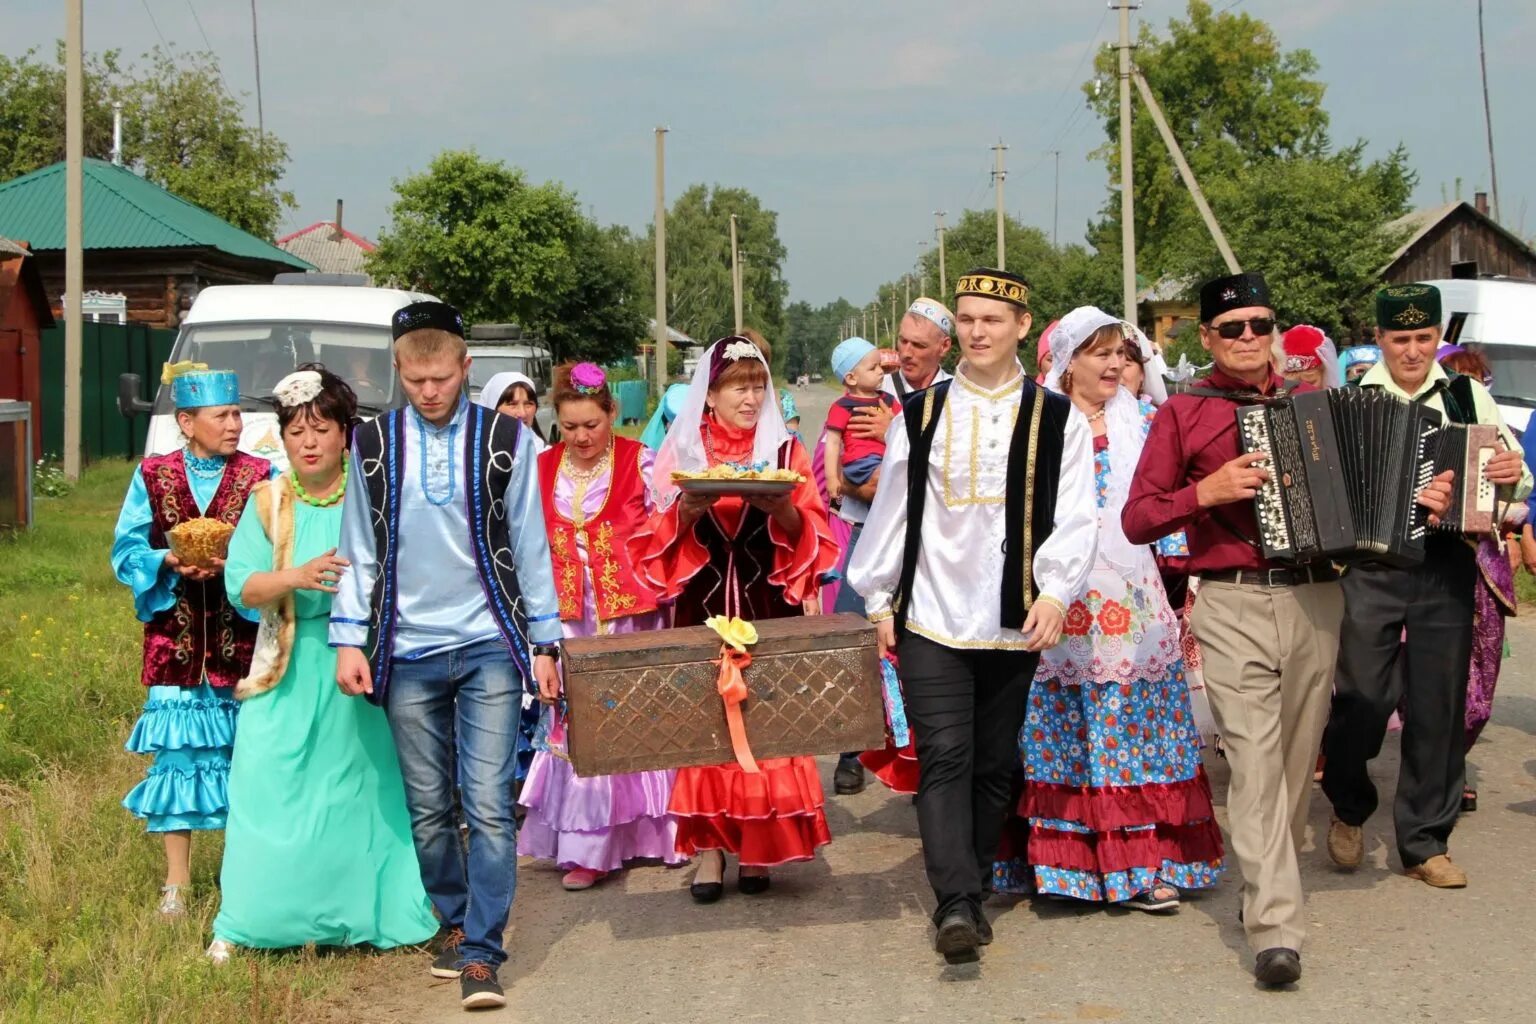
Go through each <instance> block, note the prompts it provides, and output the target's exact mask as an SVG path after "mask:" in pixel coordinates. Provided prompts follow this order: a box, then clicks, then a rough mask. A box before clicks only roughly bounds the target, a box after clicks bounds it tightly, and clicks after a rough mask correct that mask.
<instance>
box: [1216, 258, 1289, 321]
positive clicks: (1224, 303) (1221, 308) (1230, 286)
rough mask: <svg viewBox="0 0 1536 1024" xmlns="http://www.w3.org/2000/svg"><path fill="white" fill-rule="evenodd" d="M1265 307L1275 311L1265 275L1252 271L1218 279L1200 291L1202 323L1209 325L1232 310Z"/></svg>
mask: <svg viewBox="0 0 1536 1024" xmlns="http://www.w3.org/2000/svg"><path fill="white" fill-rule="evenodd" d="M1250 306H1263V307H1264V308H1265V309H1274V308H1275V307H1274V303H1273V302H1272V301H1271V300H1270V297H1269V284H1268V283H1267V282H1266V281H1265V280H1264V275H1263V274H1260V273H1257V272H1253V271H1250V272H1248V273H1243V274H1232V275H1230V276H1228V277H1218V278H1217V279H1216V280H1214V281H1208V282H1206V285H1205V287H1203V288H1201V289H1200V322H1201V323H1203V324H1208V323H1210V322H1211V321H1212V320H1214V319H1216V318H1217V317H1218V316H1221V314H1223V313H1225V312H1227V311H1228V310H1231V309H1246V308H1248V307H1250Z"/></svg>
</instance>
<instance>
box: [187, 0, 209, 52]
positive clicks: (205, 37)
mask: <svg viewBox="0 0 1536 1024" xmlns="http://www.w3.org/2000/svg"><path fill="white" fill-rule="evenodd" d="M187 10H189V11H191V12H192V21H193V23H194V24H195V25H197V33H198V35H200V36H202V37H203V45H204V46H206V47H207V48H208V52H209V53H212V52H213V43H211V42H209V41H208V33H207V32H204V31H203V19H202V18H199V17H198V16H197V8H196V7H193V6H192V0H187Z"/></svg>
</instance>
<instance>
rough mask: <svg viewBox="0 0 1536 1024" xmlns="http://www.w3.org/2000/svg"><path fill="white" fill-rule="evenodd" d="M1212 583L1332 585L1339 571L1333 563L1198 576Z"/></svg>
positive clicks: (1250, 585)
mask: <svg viewBox="0 0 1536 1024" xmlns="http://www.w3.org/2000/svg"><path fill="white" fill-rule="evenodd" d="M1196 575H1197V576H1198V577H1199V578H1200V579H1201V580H1202V581H1208V582H1211V583H1239V584H1242V585H1243V586H1247V587H1299V586H1304V585H1306V584H1308V583H1332V582H1333V581H1334V580H1337V579H1338V578H1339V570H1337V569H1335V568H1334V567H1333V564H1332V563H1331V562H1322V563H1319V564H1317V565H1300V566H1296V567H1294V568H1292V567H1287V568H1284V569H1227V570H1216V571H1213V572H1202V573H1197V574H1196Z"/></svg>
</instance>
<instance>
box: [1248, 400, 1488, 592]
mask: <svg viewBox="0 0 1536 1024" xmlns="http://www.w3.org/2000/svg"><path fill="white" fill-rule="evenodd" d="M1237 430H1238V438H1239V445H1240V447H1241V449H1242V451H1243V452H1244V453H1249V452H1259V453H1261V454H1262V455H1263V456H1264V459H1263V461H1261V462H1260V463H1258V466H1259V468H1261V469H1264V470H1266V471H1267V472H1268V473H1269V480H1268V481H1266V482H1265V483H1264V484H1263V485H1262V486H1260V488H1259V492H1258V494H1257V495H1256V496H1255V497H1254V511H1255V513H1256V515H1257V517H1258V523H1259V544H1260V547H1262V549H1263V551H1264V557H1266V558H1270V559H1276V560H1279V561H1285V562H1294V563H1298V564H1304V563H1307V562H1311V561H1315V560H1318V559H1331V560H1333V561H1340V562H1347V561H1374V562H1383V563H1386V564H1389V565H1397V566H1413V565H1418V564H1419V563H1421V562H1423V561H1424V542H1425V540H1426V539H1427V538H1428V536H1429V533H1430V531H1431V530H1444V531H1448V532H1461V533H1491V532H1493V528H1494V521H1495V520H1494V487H1493V485H1492V484H1490V483H1489V482H1488V481H1487V480H1486V479H1485V478H1484V477H1483V469H1484V467H1485V466H1487V464H1488V460H1489V459H1490V458H1492V457H1493V456H1494V455H1495V454H1496V453H1497V452H1498V451H1499V447H1500V444H1499V429H1498V427H1495V426H1491V425H1487V424H1478V423H1472V424H1461V423H1449V422H1445V421H1444V417H1442V416H1441V414H1440V413H1438V412H1436V411H1435V410H1433V409H1429V408H1426V407H1425V406H1424V405H1422V404H1418V403H1415V402H1409V401H1405V400H1404V399H1401V398H1399V397H1397V396H1396V395H1393V394H1391V393H1390V392H1387V391H1383V390H1381V389H1380V388H1338V389H1332V390H1328V391H1308V392H1303V393H1301V394H1295V395H1288V396H1286V397H1285V398H1281V399H1278V400H1276V401H1273V402H1266V403H1264V404H1261V405H1245V406H1240V407H1239V408H1238V410H1237ZM1448 469H1449V470H1454V471H1455V474H1456V475H1455V479H1454V483H1453V484H1452V497H1451V507H1450V509H1449V510H1448V511H1447V512H1446V514H1445V515H1444V516H1442V517H1441V521H1440V522H1439V524H1437V525H1436V526H1431V525H1430V523H1429V510H1428V509H1426V508H1424V506H1422V505H1420V504H1419V503H1418V494H1419V492H1420V491H1422V490H1423V489H1424V488H1425V486H1427V485H1428V484H1429V482H1430V481H1431V480H1433V479H1434V478H1435V477H1436V476H1438V475H1439V474H1440V473H1443V472H1444V471H1445V470H1448Z"/></svg>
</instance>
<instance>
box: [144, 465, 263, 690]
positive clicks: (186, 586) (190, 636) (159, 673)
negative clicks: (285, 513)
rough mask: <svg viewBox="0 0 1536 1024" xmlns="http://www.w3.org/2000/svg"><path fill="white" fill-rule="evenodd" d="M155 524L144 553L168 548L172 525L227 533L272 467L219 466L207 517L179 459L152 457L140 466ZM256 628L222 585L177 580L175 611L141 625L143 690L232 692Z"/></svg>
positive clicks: (216, 581)
mask: <svg viewBox="0 0 1536 1024" xmlns="http://www.w3.org/2000/svg"><path fill="white" fill-rule="evenodd" d="M139 472H140V473H141V474H143V477H144V488H145V490H146V491H148V493H149V506H150V510H151V512H152V513H153V514H154V522H153V523H152V524H151V526H150V529H149V546H150V547H152V548H160V549H164V548H169V547H170V546H171V545H170V542H169V541H168V540H167V539H166V536H165V535H166V533H167V532H169V531H170V529H171V528H172V527H174V526H175V525H176V524H177V523H181V522H185V521H186V520H188V519H197V518H199V517H200V516H203V515H206V516H207V517H208V518H209V519H217V520H219V521H220V522H224V523H228V524H229V525H231V526H233V525H235V523H237V522H239V520H240V513H241V512H243V511H244V510H245V502H246V499H247V498H248V497H249V496H250V493H251V489H252V488H254V487H255V486H256V485H257V484H259V483H261V482H262V481H263V480H265V479H267V477H268V476H269V475H270V474H271V472H272V465H271V463H269V462H267V460H266V459H258V458H256V457H255V456H254V455H247V454H245V453H244V452H236V453H235V454H234V455H232V456H230V458H229V461H228V462H226V463H225V464H224V477H223V479H221V480H220V481H219V486H218V489H217V490H216V491H215V492H214V495H213V500H211V501H210V502H209V503H208V509H207V512H206V513H203V512H199V511H198V508H197V501H196V499H195V498H193V497H192V487H191V485H190V484H189V483H188V482H187V464H186V460H185V459H183V458H182V453H181V452H179V451H176V452H172V453H171V454H169V455H154V456H151V457H149V458H147V459H145V460H144V461H143V462H142V463H140V465H139ZM255 643H256V623H254V622H248V621H247V620H245V619H244V618H242V617H241V616H240V614H239V613H238V612H236V611H235V609H234V606H233V605H231V604H230V603H229V598H228V597H226V596H225V594H224V577H223V576H216V577H214V578H213V579H211V580H208V581H206V582H193V581H192V580H187V579H183V580H182V581H181V582H180V584H179V585H178V586H177V588H176V603H175V604H173V605H172V606H171V607H170V608H167V609H166V610H165V611H163V612H160V613H158V614H157V615H155V617H154V618H152V619H150V620H149V621H148V622H146V623H145V624H144V668H143V673H142V675H141V681H142V682H143V684H144V685H145V686H197V685H199V684H201V683H202V681H203V678H204V676H206V677H207V679H208V684H209V685H210V686H216V687H226V686H234V685H235V684H236V683H238V682H239V681H240V680H241V678H243V677H244V676H245V674H246V672H248V671H249V670H250V667H251V652H252V650H253V649H254V647H255Z"/></svg>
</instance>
